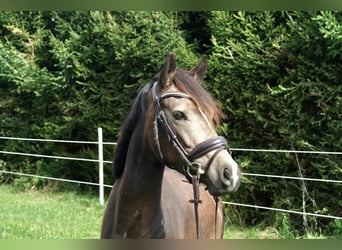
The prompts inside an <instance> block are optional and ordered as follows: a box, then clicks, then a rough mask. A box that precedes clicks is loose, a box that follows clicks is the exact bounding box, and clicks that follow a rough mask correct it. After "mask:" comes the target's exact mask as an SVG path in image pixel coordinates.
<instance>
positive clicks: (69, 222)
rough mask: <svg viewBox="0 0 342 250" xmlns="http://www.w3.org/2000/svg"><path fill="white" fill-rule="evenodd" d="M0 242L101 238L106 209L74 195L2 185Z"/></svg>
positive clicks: (91, 198) (87, 196)
mask: <svg viewBox="0 0 342 250" xmlns="http://www.w3.org/2000/svg"><path fill="white" fill-rule="evenodd" d="M0 197H1V205H0V211H1V212H0V221H1V223H0V239H89V238H90V239H93V238H99V236H100V229H101V220H102V216H103V211H104V207H103V206H100V205H99V202H98V198H97V197H95V196H90V195H80V194H76V193H72V192H51V191H46V192H44V191H39V192H38V191H26V192H23V191H18V190H16V189H15V188H12V187H10V186H0Z"/></svg>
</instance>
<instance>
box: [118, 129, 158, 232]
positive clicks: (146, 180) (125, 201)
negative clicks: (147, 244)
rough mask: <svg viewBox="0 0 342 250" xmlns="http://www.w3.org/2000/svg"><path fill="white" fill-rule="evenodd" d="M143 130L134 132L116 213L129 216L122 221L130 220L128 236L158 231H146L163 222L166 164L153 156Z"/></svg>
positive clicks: (121, 182)
mask: <svg viewBox="0 0 342 250" xmlns="http://www.w3.org/2000/svg"><path fill="white" fill-rule="evenodd" d="M142 131H143V130H142V128H141V129H139V126H137V128H136V131H134V132H133V135H132V138H131V142H130V146H129V149H128V154H127V159H126V165H125V171H124V173H123V176H122V178H121V180H120V187H119V189H120V197H119V202H118V203H117V204H118V207H117V210H118V211H117V212H118V214H119V215H120V217H122V216H125V217H126V218H124V219H123V220H122V223H126V224H127V223H128V224H127V225H125V227H126V228H127V229H128V231H127V232H126V233H127V236H128V237H129V236H131V237H136V236H137V237H141V236H142V235H144V236H146V235H145V234H153V233H155V232H148V231H145V230H155V231H158V230H159V231H160V226H161V225H160V223H161V221H162V211H161V202H160V200H161V186H162V179H163V172H164V166H163V165H162V164H161V163H160V162H158V161H157V160H156V159H155V157H154V156H153V154H152V152H151V151H150V149H149V147H148V143H147V142H146V141H144V134H143V132H142ZM119 210H120V211H119ZM122 218H123V217H122ZM130 223H134V225H129V224H130ZM151 225H155V228H153V227H151ZM130 228H132V231H130V232H129V230H130ZM135 234H136V235H135ZM141 234H142V235H141ZM147 236H148V235H147ZM161 237H162V236H161Z"/></svg>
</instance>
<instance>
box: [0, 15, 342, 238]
mask: <svg viewBox="0 0 342 250" xmlns="http://www.w3.org/2000/svg"><path fill="white" fill-rule="evenodd" d="M168 51H172V52H173V53H174V54H175V56H176V58H177V62H178V64H179V66H181V67H183V68H190V67H192V66H193V65H195V64H196V63H197V62H198V61H199V59H200V57H201V55H202V54H206V55H207V56H208V58H209V65H208V73H207V75H206V79H205V84H206V86H207V88H208V89H209V90H210V91H211V92H212V93H213V94H214V95H215V96H216V97H217V98H218V100H219V101H220V103H221V104H222V107H223V110H224V112H225V114H227V116H228V118H227V120H226V121H224V123H223V124H222V126H221V127H220V133H222V134H223V135H225V136H226V137H227V138H228V140H229V142H230V146H231V147H234V148H267V149H296V150H315V151H316V150H317V151H339V152H341V151H342V136H341V135H342V122H341V121H342V115H341V110H342V106H341V105H342V104H341V102H342V100H341V97H342V87H341V86H342V85H341V82H340V81H341V80H340V79H341V77H342V63H341V62H342V13H341V12H241V11H240V12H223V11H218V12H215V11H214V12H100V11H92V12H79V11H73V12H60V11H51V12H50V11H49V12H0V135H1V136H13V137H30V138H48V139H71V140H90V141H96V140H97V135H96V128H97V127H102V128H103V131H104V138H105V140H106V141H115V140H116V138H117V136H118V132H119V129H120V125H121V122H122V120H123V118H124V116H125V114H126V112H127V110H128V108H129V107H130V105H131V103H132V100H133V98H134V97H135V96H136V94H137V92H138V90H139V89H140V88H141V87H142V86H143V85H144V84H146V83H147V82H149V81H151V79H152V78H153V76H154V74H155V73H157V72H158V71H159V69H160V67H161V65H162V63H163V61H164V57H165V54H166V53H167V52H168ZM1 148H2V150H7V151H18V152H30V153H38V154H53V155H63V156H67V155H70V156H72V157H85V158H96V155H97V149H96V147H95V146H91V145H73V144H60V143H59V144H57V143H30V142H17V141H4V140H2V141H1ZM105 150H106V152H105V158H106V159H110V158H111V157H112V151H113V149H112V148H111V147H106V148H105ZM233 156H234V157H235V159H236V160H237V161H238V162H239V164H240V166H241V169H242V171H243V172H249V173H262V174H274V175H286V176H299V175H300V174H303V175H304V177H312V178H325V179H336V180H338V179H341V172H342V170H341V158H340V157H339V156H333V155H314V154H299V155H298V158H296V156H295V155H294V154H289V153H288V154H275V153H252V152H238V151H237V152H234V155H233ZM0 163H1V166H2V167H4V168H6V169H8V170H14V171H22V172H27V173H33V174H43V175H49V176H55V177H66V176H67V177H68V178H74V179H78V180H86V181H96V180H97V166H96V164H92V163H86V162H70V161H61V160H59V161H57V160H47V159H38V158H37V159H34V158H25V157H20V156H10V155H2V156H1V161H0ZM106 167H108V169H106V172H107V173H106V183H111V182H112V177H111V175H110V166H106ZM11 178H14V177H13V176H8V175H3V176H0V182H10V181H13V179H11ZM14 181H16V180H14ZM46 184H47V183H46V182H44V181H41V180H32V185H36V186H44V185H46ZM304 184H305V185H304ZM304 184H303V183H302V182H300V181H288V180H280V179H279V180H278V179H267V178H259V177H258V178H257V177H250V176H248V177H244V182H243V183H242V185H241V188H240V189H239V191H238V192H237V193H235V194H232V195H229V196H227V197H225V199H228V200H234V201H237V202H245V203H249V204H257V205H262V206H272V207H278V208H286V209H292V210H298V211H303V206H305V209H306V211H307V212H318V213H322V214H333V215H336V216H342V210H341V202H342V200H341V197H342V193H341V190H342V188H341V184H328V183H318V182H305V183H304ZM303 201H304V202H305V203H303ZM303 204H304V205H303ZM227 215H228V216H227V217H228V218H229V221H230V222H234V223H241V224H242V225H255V224H260V223H264V224H265V225H273V226H276V227H278V228H283V229H284V228H286V227H288V228H289V229H290V230H291V232H293V234H294V235H297V234H302V233H305V232H306V233H307V232H308V231H310V230H312V231H314V230H320V231H321V232H323V233H326V234H333V233H338V232H341V223H340V222H339V221H331V220H330V219H329V220H328V219H317V218H314V217H308V218H307V221H306V222H305V219H304V222H305V223H304V224H303V220H298V218H299V217H298V215H283V214H279V213H274V212H269V211H264V210H253V209H243V208H240V207H229V209H227Z"/></svg>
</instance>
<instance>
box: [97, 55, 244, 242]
mask: <svg viewBox="0 0 342 250" xmlns="http://www.w3.org/2000/svg"><path fill="white" fill-rule="evenodd" d="M206 68H207V59H206V58H205V57H204V58H202V60H201V61H200V62H199V64H198V65H197V66H195V67H194V68H192V69H191V70H185V69H181V68H178V67H177V66H176V60H175V57H174V55H173V54H171V53H168V54H167V56H166V59H165V63H164V65H163V66H162V69H161V71H160V72H159V73H158V74H157V75H156V76H155V78H154V80H153V81H152V83H149V84H146V85H145V86H144V87H143V88H142V89H141V90H140V92H139V94H138V95H137V97H136V99H135V101H134V103H133V105H132V106H131V108H130V110H129V112H128V114H127V116H126V118H125V120H124V122H123V125H122V127H121V130H120V133H119V138H118V141H117V145H116V147H115V151H114V159H113V165H112V166H113V174H114V176H115V182H114V185H113V188H112V190H111V193H110V196H109V199H108V203H107V206H106V208H105V212H104V216H103V221H102V229H101V238H102V239H107V238H119V239H120V238H121V239H129V238H152V239H195V238H206V239H213V238H222V237H223V224H224V221H223V207H222V203H221V202H220V201H219V202H218V203H215V199H214V197H218V196H220V195H223V194H227V193H230V192H234V191H236V190H237V189H238V187H239V185H240V170H239V167H238V164H237V163H236V162H235V161H234V160H233V159H232V157H231V154H230V152H229V148H228V145H227V141H226V139H225V138H224V137H221V136H218V135H217V133H216V127H217V126H218V125H219V123H220V121H221V120H222V117H223V116H224V114H223V112H222V111H221V109H220V107H219V105H218V102H217V101H216V99H215V98H214V97H213V96H212V95H211V94H210V93H209V92H208V91H207V90H206V89H205V88H204V87H203V86H202V80H203V78H204V75H205V71H206ZM190 182H192V183H193V184H194V185H191V184H190ZM196 183H197V185H195V184H196ZM196 189H197V192H196ZM194 192H195V193H194ZM196 196H197V198H198V199H196ZM199 197H201V198H199ZM216 201H217V199H216ZM194 208H195V209H194ZM196 208H197V209H196ZM199 222H200V223H199ZM196 229H197V230H196ZM199 232H200V233H199Z"/></svg>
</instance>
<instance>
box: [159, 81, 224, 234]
mask: <svg viewBox="0 0 342 250" xmlns="http://www.w3.org/2000/svg"><path fill="white" fill-rule="evenodd" d="M170 97H174V98H186V99H190V100H192V99H193V98H192V97H191V96H189V95H187V94H185V93H182V92H166V93H164V94H161V95H160V96H158V94H157V82H155V83H154V84H153V85H152V100H153V104H154V106H155V113H154V121H153V131H154V141H155V144H156V147H157V149H158V152H159V156H160V158H161V160H162V161H163V162H164V163H165V165H167V164H166V161H165V158H164V155H163V153H162V150H161V145H160V141H159V128H158V125H161V127H162V129H163V131H164V132H165V133H166V134H167V137H168V140H169V142H170V143H172V145H173V147H174V148H175V149H176V151H177V153H178V155H179V157H180V158H181V160H182V161H183V167H184V169H185V171H186V173H187V174H188V176H189V177H190V178H191V179H190V180H191V182H192V184H193V189H194V199H193V200H191V202H193V203H194V208H195V216H196V230H197V238H200V229H199V224H200V223H199V216H198V204H199V203H201V200H200V197H199V180H200V177H201V175H206V174H207V173H208V170H209V168H210V166H211V164H212V163H213V161H214V159H215V158H216V156H217V155H218V154H219V153H220V152H221V151H223V150H229V148H228V144H227V140H226V139H225V138H224V137H222V136H214V137H211V138H209V139H207V140H205V141H203V142H201V143H199V144H198V145H197V146H195V148H194V149H192V151H191V152H187V151H186V150H185V149H184V146H183V145H182V143H181V142H180V140H179V139H178V138H177V135H176V133H175V132H174V131H173V129H172V126H171V125H170V123H169V122H168V120H167V118H166V115H165V112H164V111H163V109H162V107H161V102H162V101H163V100H164V99H167V98H170ZM214 150H215V152H214V153H213V154H212V156H211V157H210V159H209V160H208V162H207V163H206V165H205V166H204V167H202V165H201V164H200V163H198V162H196V161H195V160H196V159H198V158H200V157H202V156H204V155H206V154H207V153H209V152H212V151H214ZM215 201H216V211H215V238H216V223H217V207H218V204H217V202H218V199H217V197H215Z"/></svg>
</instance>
